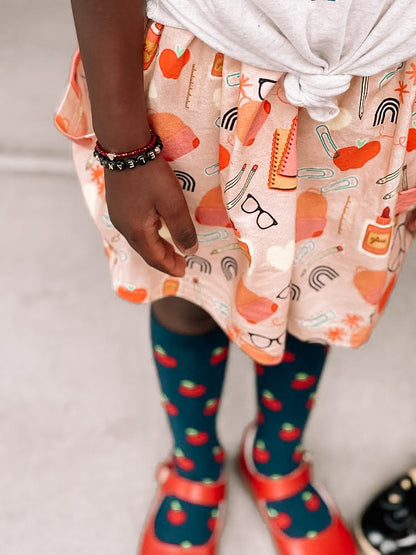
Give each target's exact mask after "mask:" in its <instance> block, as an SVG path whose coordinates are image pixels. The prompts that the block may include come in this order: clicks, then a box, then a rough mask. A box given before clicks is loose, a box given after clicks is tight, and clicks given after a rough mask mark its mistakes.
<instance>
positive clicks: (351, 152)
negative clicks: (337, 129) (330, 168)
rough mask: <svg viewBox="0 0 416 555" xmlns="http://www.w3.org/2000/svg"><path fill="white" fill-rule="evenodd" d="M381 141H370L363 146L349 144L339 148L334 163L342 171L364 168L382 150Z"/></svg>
mask: <svg viewBox="0 0 416 555" xmlns="http://www.w3.org/2000/svg"><path fill="white" fill-rule="evenodd" d="M380 149H381V145H380V142H379V141H370V142H369V143H366V144H365V145H364V146H362V147H361V148H359V147H357V146H347V147H345V148H339V149H338V150H337V152H336V154H335V156H334V164H335V165H336V166H337V168H339V169H340V170H341V171H346V170H353V169H356V168H362V167H363V166H364V165H365V164H366V163H367V162H369V161H370V160H371V159H372V158H375V157H376V156H377V154H378V153H379V152H380Z"/></svg>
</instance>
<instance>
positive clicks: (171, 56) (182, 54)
mask: <svg viewBox="0 0 416 555" xmlns="http://www.w3.org/2000/svg"><path fill="white" fill-rule="evenodd" d="M190 57H191V54H190V52H189V50H188V49H187V48H186V50H183V49H181V48H179V47H177V48H176V52H175V51H174V50H171V49H170V48H165V50H162V52H161V53H160V56H159V66H160V69H161V70H162V73H163V76H164V77H166V79H178V78H179V76H180V74H181V71H182V68H183V67H184V66H185V65H186V64H187V63H188V62H189V58H190Z"/></svg>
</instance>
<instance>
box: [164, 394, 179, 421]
mask: <svg viewBox="0 0 416 555" xmlns="http://www.w3.org/2000/svg"><path fill="white" fill-rule="evenodd" d="M162 405H163V406H164V407H165V411H166V412H167V413H168V414H169V416H178V414H179V410H178V407H177V406H176V405H174V404H173V403H172V402H171V401H169V399H168V397H166V395H162Z"/></svg>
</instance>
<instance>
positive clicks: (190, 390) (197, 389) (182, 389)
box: [178, 380, 207, 397]
mask: <svg viewBox="0 0 416 555" xmlns="http://www.w3.org/2000/svg"><path fill="white" fill-rule="evenodd" d="M206 390H207V388H206V387H205V386H204V385H201V384H196V383H195V382H191V381H190V380H182V381H181V383H180V385H179V387H178V391H179V393H180V394H181V395H183V396H184V397H201V396H202V395H204V393H205V392H206Z"/></svg>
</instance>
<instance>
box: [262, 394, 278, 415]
mask: <svg viewBox="0 0 416 555" xmlns="http://www.w3.org/2000/svg"><path fill="white" fill-rule="evenodd" d="M261 402H262V403H263V405H264V406H265V407H266V408H268V409H269V410H271V411H273V412H278V411H279V410H282V408H283V405H282V402H281V401H279V399H276V398H275V396H274V395H273V393H272V392H271V391H269V390H268V389H264V390H263V391H262V394H261Z"/></svg>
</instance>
